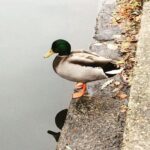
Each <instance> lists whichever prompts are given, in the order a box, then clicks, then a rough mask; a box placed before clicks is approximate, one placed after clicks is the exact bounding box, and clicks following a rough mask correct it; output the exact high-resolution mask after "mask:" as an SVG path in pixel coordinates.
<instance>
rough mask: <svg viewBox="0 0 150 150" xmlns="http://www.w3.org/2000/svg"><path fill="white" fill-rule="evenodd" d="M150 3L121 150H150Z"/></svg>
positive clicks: (147, 9) (146, 4) (139, 43)
mask: <svg viewBox="0 0 150 150" xmlns="http://www.w3.org/2000/svg"><path fill="white" fill-rule="evenodd" d="M149 35H150V2H145V3H144V8H143V17H142V21H141V30H140V33H139V42H138V46H137V52H136V58H137V65H136V67H135V70H134V78H133V81H132V86H131V92H130V99H129V106H128V107H129V110H128V113H127V120H126V129H125V133H124V142H123V143H124V144H123V148H122V150H149V149H150V100H149V98H150V36H149Z"/></svg>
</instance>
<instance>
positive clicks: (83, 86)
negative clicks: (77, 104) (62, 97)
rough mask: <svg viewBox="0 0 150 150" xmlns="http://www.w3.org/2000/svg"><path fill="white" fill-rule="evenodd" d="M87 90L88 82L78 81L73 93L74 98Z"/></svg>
mask: <svg viewBox="0 0 150 150" xmlns="http://www.w3.org/2000/svg"><path fill="white" fill-rule="evenodd" d="M85 92H86V84H85V83H81V82H79V83H76V85H75V90H74V93H73V94H72V98H80V97H82V96H83V95H84V94H85Z"/></svg>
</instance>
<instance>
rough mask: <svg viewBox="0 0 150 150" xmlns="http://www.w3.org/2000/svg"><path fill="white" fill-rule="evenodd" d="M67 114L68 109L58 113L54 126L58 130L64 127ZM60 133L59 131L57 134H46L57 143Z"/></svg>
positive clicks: (51, 132)
mask: <svg viewBox="0 0 150 150" xmlns="http://www.w3.org/2000/svg"><path fill="white" fill-rule="evenodd" d="M67 112H68V109H63V110H61V111H60V112H58V113H57V115H56V117H55V124H56V126H57V127H58V128H59V129H60V130H61V129H62V127H63V126H64V123H65V120H66V116H67ZM60 132H61V131H59V132H54V131H51V130H48V131H47V133H49V134H51V135H52V136H53V137H54V138H55V140H56V142H58V140H59V137H60Z"/></svg>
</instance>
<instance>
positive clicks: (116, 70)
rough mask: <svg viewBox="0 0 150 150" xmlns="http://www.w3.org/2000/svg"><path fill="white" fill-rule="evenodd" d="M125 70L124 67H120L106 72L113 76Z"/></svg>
mask: <svg viewBox="0 0 150 150" xmlns="http://www.w3.org/2000/svg"><path fill="white" fill-rule="evenodd" d="M122 70H123V68H119V69H114V70H110V71H106V72H105V74H106V75H107V76H108V77H112V76H114V75H116V74H119V73H121V72H122Z"/></svg>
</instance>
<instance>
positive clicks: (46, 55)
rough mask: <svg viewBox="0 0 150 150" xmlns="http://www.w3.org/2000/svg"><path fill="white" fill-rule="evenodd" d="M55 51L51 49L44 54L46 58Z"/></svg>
mask: <svg viewBox="0 0 150 150" xmlns="http://www.w3.org/2000/svg"><path fill="white" fill-rule="evenodd" d="M53 54H54V52H53V51H52V50H51V49H50V50H49V51H48V52H47V53H46V54H45V55H44V58H48V57H50V56H51V55H53Z"/></svg>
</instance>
